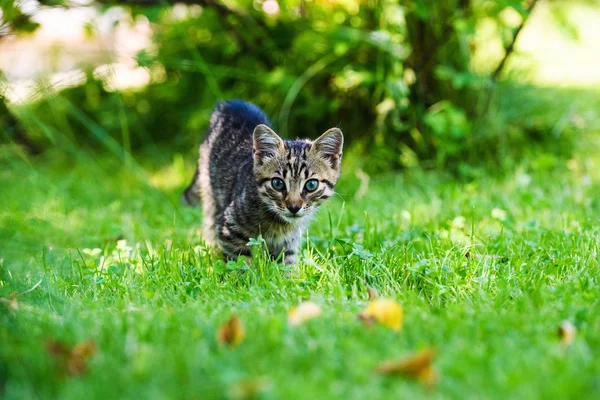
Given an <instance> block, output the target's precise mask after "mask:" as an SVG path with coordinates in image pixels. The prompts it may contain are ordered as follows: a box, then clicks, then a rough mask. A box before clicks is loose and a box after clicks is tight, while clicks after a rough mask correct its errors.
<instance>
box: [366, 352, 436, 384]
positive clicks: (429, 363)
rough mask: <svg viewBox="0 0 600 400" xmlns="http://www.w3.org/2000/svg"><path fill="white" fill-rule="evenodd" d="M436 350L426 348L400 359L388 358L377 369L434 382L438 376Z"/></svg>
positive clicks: (386, 372)
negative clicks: (434, 367) (435, 362)
mask: <svg viewBox="0 0 600 400" xmlns="http://www.w3.org/2000/svg"><path fill="white" fill-rule="evenodd" d="M434 358H435V351H434V350H433V349H425V350H421V351H418V352H416V353H413V354H411V355H409V356H407V357H405V358H403V359H400V360H388V361H384V362H383V363H381V364H379V366H378V367H377V368H376V369H375V371H376V372H377V373H379V374H381V375H400V376H403V377H405V378H409V379H415V380H417V381H419V382H421V383H424V384H428V385H431V384H434V383H435V382H436V381H437V379H438V376H437V374H436V372H435V370H434V369H433V359H434Z"/></svg>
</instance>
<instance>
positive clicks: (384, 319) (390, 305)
mask: <svg viewBox="0 0 600 400" xmlns="http://www.w3.org/2000/svg"><path fill="white" fill-rule="evenodd" d="M403 315H404V312H403V310H402V307H401V306H400V304H398V303H396V302H395V301H394V300H391V299H375V300H373V301H372V302H370V303H369V304H368V305H367V307H366V308H365V309H364V310H363V311H362V312H361V313H359V314H358V318H359V319H360V320H361V321H363V322H364V323H366V324H371V323H373V322H377V323H379V324H381V325H384V326H387V327H388V328H391V329H393V330H395V331H399V330H400V329H401V328H402V317H403Z"/></svg>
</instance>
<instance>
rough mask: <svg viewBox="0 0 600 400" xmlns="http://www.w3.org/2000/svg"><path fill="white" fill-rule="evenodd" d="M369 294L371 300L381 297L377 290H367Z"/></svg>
mask: <svg viewBox="0 0 600 400" xmlns="http://www.w3.org/2000/svg"><path fill="white" fill-rule="evenodd" d="M367 293H368V294H369V300H375V299H376V298H378V297H379V293H377V289H374V288H372V287H368V288H367Z"/></svg>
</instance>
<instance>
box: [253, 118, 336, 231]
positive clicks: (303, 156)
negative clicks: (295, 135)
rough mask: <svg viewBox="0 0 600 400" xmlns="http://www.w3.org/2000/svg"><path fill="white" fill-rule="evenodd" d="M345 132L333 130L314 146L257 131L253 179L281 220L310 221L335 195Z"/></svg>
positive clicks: (261, 129)
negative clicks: (304, 219)
mask: <svg viewBox="0 0 600 400" xmlns="http://www.w3.org/2000/svg"><path fill="white" fill-rule="evenodd" d="M343 144H344V136H343V135H342V131H341V130H339V129H337V128H332V129H330V130H328V131H327V132H325V133H324V134H322V135H321V137H319V138H318V139H317V140H315V141H314V142H311V141H308V140H286V141H284V140H282V139H281V138H280V137H279V136H278V135H277V134H276V133H275V132H273V130H272V129H271V128H269V127H268V126H266V125H258V126H257V127H256V128H255V129H254V149H253V154H254V177H255V178H256V183H257V185H258V193H259V196H260V198H261V200H262V201H263V203H265V205H267V207H269V209H271V210H272V211H274V212H275V213H276V214H277V215H278V216H279V217H280V219H281V220H283V221H285V222H287V223H295V222H297V221H299V220H300V219H302V218H303V217H310V216H311V215H312V214H313V213H314V211H315V210H316V209H317V208H318V207H319V206H320V205H321V204H322V203H323V202H325V201H326V200H327V199H328V198H330V197H331V196H333V194H334V186H335V183H336V182H337V180H338V178H339V176H340V163H341V161H342V146H343Z"/></svg>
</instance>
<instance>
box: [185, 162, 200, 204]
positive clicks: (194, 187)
mask: <svg viewBox="0 0 600 400" xmlns="http://www.w3.org/2000/svg"><path fill="white" fill-rule="evenodd" d="M180 201H181V204H183V205H184V206H188V207H195V206H197V205H198V204H200V171H199V170H198V169H197V168H196V172H195V173H194V177H193V178H192V182H191V183H190V184H189V185H188V187H187V188H186V189H185V191H184V192H183V193H182V194H181V198H180Z"/></svg>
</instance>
